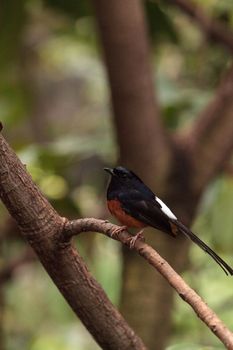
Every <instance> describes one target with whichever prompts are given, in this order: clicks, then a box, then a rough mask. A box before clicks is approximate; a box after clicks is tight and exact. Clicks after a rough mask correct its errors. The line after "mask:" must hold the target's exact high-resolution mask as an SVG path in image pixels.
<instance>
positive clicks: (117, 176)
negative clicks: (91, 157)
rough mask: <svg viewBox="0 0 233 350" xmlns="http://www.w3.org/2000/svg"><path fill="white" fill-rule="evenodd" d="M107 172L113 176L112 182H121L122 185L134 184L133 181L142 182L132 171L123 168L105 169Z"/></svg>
mask: <svg viewBox="0 0 233 350" xmlns="http://www.w3.org/2000/svg"><path fill="white" fill-rule="evenodd" d="M104 170H105V171H107V172H108V173H109V174H110V175H111V176H112V180H114V182H115V181H118V182H121V183H129V182H132V180H135V181H136V182H138V181H139V182H142V181H141V179H139V177H138V176H137V175H136V174H134V172H132V171H131V170H128V169H126V168H124V167H122V166H118V167H116V168H113V169H111V168H104Z"/></svg>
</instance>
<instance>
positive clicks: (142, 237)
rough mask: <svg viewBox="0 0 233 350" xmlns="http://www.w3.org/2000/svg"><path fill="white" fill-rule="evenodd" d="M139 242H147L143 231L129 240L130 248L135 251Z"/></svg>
mask: <svg viewBox="0 0 233 350" xmlns="http://www.w3.org/2000/svg"><path fill="white" fill-rule="evenodd" d="M137 240H139V241H142V242H145V237H144V236H143V231H140V232H138V233H137V234H136V235H135V236H133V237H130V238H128V243H129V248H130V249H133V248H134V247H135V243H136V242H137Z"/></svg>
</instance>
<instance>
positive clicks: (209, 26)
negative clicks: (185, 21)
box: [165, 0, 233, 53]
mask: <svg viewBox="0 0 233 350" xmlns="http://www.w3.org/2000/svg"><path fill="white" fill-rule="evenodd" d="M165 2H167V3H169V4H170V5H173V6H176V7H178V8H179V9H180V10H181V11H183V12H184V13H186V14H187V15H188V16H189V17H191V18H192V19H193V21H195V22H196V23H197V24H198V25H199V26H200V28H201V30H202V31H203V32H204V34H205V35H206V36H207V37H208V38H210V39H211V40H214V41H216V42H219V43H220V44H222V45H224V46H225V47H226V48H227V49H228V50H229V51H230V52H231V53H233V32H232V31H231V29H230V28H229V27H227V26H225V25H224V24H223V23H222V22H220V21H218V20H217V19H213V18H210V17H208V15H207V14H206V13H205V12H204V11H203V10H202V9H201V8H200V7H199V6H198V5H196V4H194V3H193V2H192V1H190V0H188V1H187V0H165Z"/></svg>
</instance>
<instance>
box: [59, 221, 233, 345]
mask: <svg viewBox="0 0 233 350" xmlns="http://www.w3.org/2000/svg"><path fill="white" fill-rule="evenodd" d="M116 228H119V226H116V225H113V224H111V223H109V222H107V221H103V220H97V219H93V218H86V219H79V220H73V221H67V222H66V224H65V225H64V230H63V232H62V233H61V240H62V241H63V242H66V241H67V240H68V241H69V240H70V239H71V238H72V236H74V235H78V234H80V233H81V232H87V231H94V232H99V233H103V234H105V235H106V236H108V237H110V238H112V236H111V234H112V233H113V232H114V230H116ZM131 237H132V236H131V234H130V233H129V232H127V231H123V232H120V233H119V234H118V235H117V236H116V237H114V239H116V240H118V241H120V242H121V243H123V244H125V245H126V246H129V239H130V238H131ZM134 250H135V251H136V252H137V253H138V254H139V255H141V256H142V257H143V258H144V259H145V260H146V261H147V262H148V263H149V264H151V265H152V266H153V267H154V268H156V270H158V271H159V272H160V273H161V275H162V276H163V277H164V278H165V279H166V280H167V281H168V283H169V284H170V285H171V286H172V287H173V288H174V289H175V290H176V292H177V293H178V294H179V296H180V297H181V298H182V299H183V300H184V301H186V302H187V303H188V304H189V305H190V306H191V307H192V308H193V310H194V311H195V312H196V314H197V316H198V317H199V318H200V319H201V320H202V321H203V322H204V323H205V324H206V325H207V327H209V329H210V330H211V331H212V332H213V333H214V334H215V335H216V336H217V337H218V338H219V339H220V340H221V341H222V343H223V344H224V345H225V346H226V347H227V349H233V333H232V332H231V331H230V330H229V329H228V328H227V327H226V326H225V325H224V323H223V322H222V321H221V320H220V319H219V318H218V316H217V315H216V314H215V313H214V312H213V311H212V310H211V309H210V308H209V307H208V306H207V304H206V303H205V302H204V301H203V300H202V299H201V297H200V296H199V295H198V294H197V293H196V292H195V291H194V290H193V289H192V288H190V287H189V286H188V285H187V284H186V282H185V281H184V280H183V279H182V278H181V277H180V275H178V274H177V273H176V272H175V271H174V270H173V268H172V267H171V266H170V265H169V264H168V263H167V261H166V260H164V259H163V258H162V257H161V256H160V255H159V254H158V253H157V252H156V251H155V250H154V249H153V248H152V247H151V246H149V245H148V244H146V243H144V242H142V241H139V240H138V241H136V244H135V247H134Z"/></svg>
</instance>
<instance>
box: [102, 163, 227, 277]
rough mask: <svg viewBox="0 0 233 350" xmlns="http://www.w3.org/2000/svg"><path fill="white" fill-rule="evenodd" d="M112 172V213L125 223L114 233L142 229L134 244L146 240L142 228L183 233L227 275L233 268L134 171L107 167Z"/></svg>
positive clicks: (108, 193)
mask: <svg viewBox="0 0 233 350" xmlns="http://www.w3.org/2000/svg"><path fill="white" fill-rule="evenodd" d="M104 170H105V171H107V172H108V173H109V174H110V175H111V180H110V183H109V186H108V189H107V205H108V209H109V211H110V212H111V214H112V215H114V216H115V217H116V218H117V220H118V221H119V222H120V223H121V224H122V225H124V226H122V227H120V228H118V229H116V230H115V231H114V232H113V235H116V234H118V233H119V232H120V231H123V230H127V229H128V228H133V227H134V228H139V229H140V231H139V232H138V233H137V234H136V236H134V237H132V238H131V239H130V246H131V247H133V246H134V244H135V242H136V240H137V239H144V237H143V228H145V227H146V226H151V227H154V228H156V229H158V230H161V231H163V232H166V233H168V234H169V235H171V236H173V237H176V236H177V234H179V233H182V234H184V235H185V236H187V237H188V238H190V239H191V240H192V241H193V242H194V243H196V244H197V245H198V246H199V247H200V248H201V249H203V250H204V251H205V252H206V253H207V254H209V255H210V256H211V257H212V258H213V259H214V260H215V261H216V263H217V264H218V265H219V266H220V267H221V268H222V269H223V271H224V272H225V273H226V274H227V275H228V273H229V274H230V275H233V269H232V268H231V267H230V266H229V265H228V264H227V263H226V262H225V261H224V260H223V259H221V258H220V256H218V255H217V254H216V253H215V252H214V251H213V250H212V249H211V248H210V247H208V246H207V245H206V244H205V243H204V242H203V241H202V240H201V239H200V238H198V237H197V236H196V235H195V234H194V233H193V232H192V231H190V230H189V229H188V228H187V227H186V226H185V225H183V224H182V223H181V222H180V221H178V219H177V217H176V216H175V214H174V213H173V212H172V211H171V210H170V209H169V208H168V207H167V206H166V204H164V203H163V201H162V200H161V199H159V198H158V197H157V196H156V195H155V194H154V193H153V192H152V191H151V190H150V189H149V187H147V186H146V185H145V184H144V183H143V181H142V180H141V179H140V178H139V177H138V176H137V175H136V174H134V173H133V172H132V171H130V170H128V169H126V168H123V167H121V166H118V167H116V168H114V169H110V168H104Z"/></svg>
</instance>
